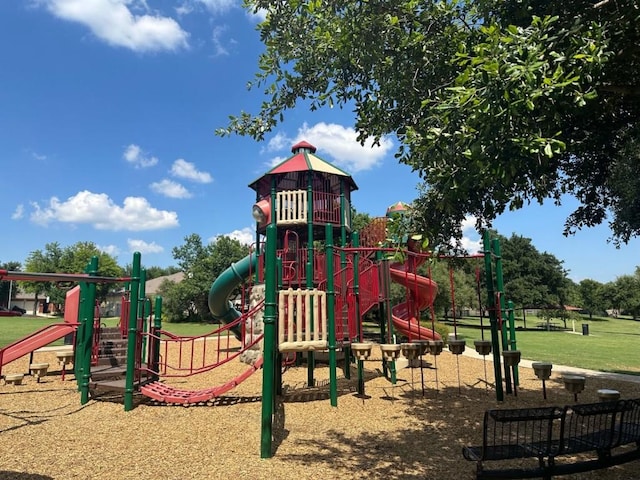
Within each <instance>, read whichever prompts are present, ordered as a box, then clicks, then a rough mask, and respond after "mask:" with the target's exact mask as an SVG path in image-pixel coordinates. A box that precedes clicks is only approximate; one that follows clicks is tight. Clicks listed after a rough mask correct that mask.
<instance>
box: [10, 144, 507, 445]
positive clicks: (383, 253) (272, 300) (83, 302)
mask: <svg viewBox="0 0 640 480" xmlns="http://www.w3.org/2000/svg"><path fill="white" fill-rule="evenodd" d="M315 152H316V149H315V147H313V146H312V145H310V144H308V143H306V142H300V143H299V144H297V145H295V146H294V147H293V148H292V153H293V155H292V157H290V158H289V159H287V160H285V161H284V162H282V163H281V164H279V165H277V166H276V167H274V168H273V169H271V170H270V171H268V172H267V173H266V174H264V175H263V176H262V177H260V178H259V179H257V180H256V181H254V182H252V183H251V184H250V185H249V186H250V188H252V189H253V190H255V192H256V203H255V205H254V206H253V215H254V218H255V220H256V243H255V248H254V249H253V252H252V253H251V254H250V255H248V256H247V257H245V258H244V259H242V260H240V261H238V262H236V263H234V264H233V265H231V266H230V267H229V268H228V269H227V270H226V271H225V272H223V273H222V274H221V275H220V276H218V278H217V279H216V280H215V281H214V282H213V284H212V286H211V289H210V291H209V296H208V300H209V302H208V303H209V308H210V310H211V313H212V314H213V316H214V317H215V318H216V319H217V320H218V321H220V322H221V324H222V326H221V327H220V328H217V329H215V330H214V331H213V332H211V333H209V334H207V335H203V336H199V337H177V336H175V335H171V334H170V333H169V332H166V331H164V330H162V324H161V320H162V302H161V299H160V298H156V300H155V306H154V308H153V309H151V301H150V300H149V299H147V298H146V296H145V292H144V284H145V272H144V269H143V268H142V267H141V260H140V255H139V254H137V253H136V254H134V258H133V263H132V265H133V268H132V274H131V276H130V277H127V278H106V277H99V276H97V275H96V274H95V272H96V271H97V267H98V265H97V259H94V260H92V263H91V264H90V265H89V266H88V267H87V271H86V274H84V275H66V274H24V273H20V272H0V278H2V279H13V280H27V279H28V280H30V281H33V280H42V281H58V280H61V281H62V280H64V281H74V282H78V283H79V284H80V288H79V289H78V290H77V292H78V297H77V299H76V300H73V301H76V302H77V304H78V307H77V319H76V321H75V322H74V321H72V319H70V320H69V321H66V317H65V324H66V325H63V326H60V325H56V326H55V328H54V327H52V328H51V329H49V330H50V331H53V332H55V335H52V336H47V337H46V338H45V335H44V334H40V333H36V334H35V337H36V338H37V339H38V341H37V342H35V343H34V342H32V343H29V342H28V341H26V340H22V341H19V342H16V344H15V345H14V344H12V345H10V346H9V347H5V348H4V349H0V366H1V365H3V364H5V363H8V362H9V361H11V360H7V359H9V358H11V356H12V355H13V356H14V357H15V355H18V354H22V355H24V354H26V353H28V352H29V351H33V349H34V348H39V346H42V345H44V344H46V343H43V342H45V340H46V341H47V343H49V342H50V341H53V340H55V339H57V338H61V337H62V336H64V335H66V334H68V333H69V331H76V337H75V356H74V362H73V363H74V374H75V377H76V381H77V382H78V389H79V391H80V393H81V403H83V404H84V403H86V402H88V401H89V398H90V396H91V394H92V393H95V392H97V391H99V390H100V388H109V389H113V390H120V391H122V392H123V397H124V407H125V410H130V409H132V408H133V398H134V395H135V394H142V395H145V396H147V397H150V398H153V399H155V400H157V401H160V402H166V403H182V404H192V403H199V402H205V401H207V400H210V399H212V398H215V397H218V396H220V395H222V394H224V393H225V392H227V391H229V390H230V389H232V388H234V387H235V386H237V385H238V384H240V383H241V382H242V381H243V380H244V379H246V378H248V377H249V376H250V375H252V374H254V373H255V372H257V371H258V370H260V369H261V368H262V374H263V383H262V385H263V386H262V389H263V390H262V429H263V430H262V437H261V456H263V457H270V456H271V455H272V445H271V439H272V436H273V435H272V430H271V429H272V422H273V416H274V403H275V397H276V396H278V395H280V394H281V393H282V375H283V371H282V370H283V369H282V367H283V365H284V364H286V363H287V362H290V361H292V360H291V358H292V356H293V357H294V360H293V361H295V362H297V363H299V364H302V361H301V359H302V358H303V357H305V358H304V360H305V362H306V366H307V370H308V374H307V384H308V386H314V385H315V384H316V381H315V377H314V369H315V365H316V354H317V353H318V352H322V353H323V354H325V353H327V354H328V359H329V360H328V362H329V376H330V378H329V398H330V402H331V405H333V406H337V400H338V395H337V371H338V352H341V353H342V354H343V356H344V362H345V366H346V367H347V368H345V369H344V372H345V375H347V376H348V375H350V368H348V367H349V364H350V363H351V362H352V361H354V360H355V361H356V362H357V367H358V370H357V371H358V393H361V394H362V393H364V376H363V362H364V360H365V359H366V358H367V357H368V355H369V353H370V351H371V347H372V343H371V341H370V340H368V339H366V338H365V331H364V326H363V318H364V316H365V315H366V314H367V313H369V312H376V318H377V323H378V325H379V335H378V342H379V343H380V348H381V349H382V351H383V353H384V352H389V353H388V355H384V356H383V360H382V371H383V373H384V375H385V376H387V377H388V378H389V380H390V381H391V382H392V383H395V381H396V360H397V359H398V358H399V355H400V353H402V354H403V355H404V356H405V357H407V358H409V359H412V358H416V356H422V355H423V354H425V353H427V352H430V353H431V354H433V355H434V356H435V355H438V354H439V353H440V352H441V351H442V348H443V346H444V342H443V340H444V339H442V338H440V335H439V334H438V333H437V332H436V331H435V325H434V321H435V318H434V315H433V312H432V305H433V301H434V299H435V297H436V295H437V291H438V286H437V285H436V284H435V282H433V281H432V280H431V279H430V278H429V276H428V275H424V272H423V273H420V272H419V267H420V266H421V265H424V264H426V263H427V262H429V261H430V259H431V258H432V254H431V253H430V252H428V251H422V249H421V248H420V247H419V246H418V245H417V243H415V242H412V241H411V239H408V241H403V240H401V239H393V238H392V239H389V235H388V231H387V228H386V223H387V221H388V219H389V218H390V217H392V216H394V215H403V214H404V213H406V207H403V206H402V205H395V206H393V208H390V210H389V212H388V217H386V218H381V219H376V220H375V221H374V222H372V223H371V224H370V225H369V227H367V228H365V229H364V230H363V231H361V232H356V231H353V230H352V225H351V193H352V192H353V191H355V190H356V189H357V186H356V184H355V182H354V180H353V179H352V178H351V176H350V175H348V174H347V173H345V172H343V171H342V170H340V169H338V168H336V167H334V166H333V165H331V164H329V163H327V162H325V161H324V160H322V159H320V158H319V157H318V156H316V155H315ZM391 244H393V245H391ZM482 256H483V257H484V263H485V265H484V266H485V274H486V291H487V302H486V308H487V311H488V315H489V321H490V325H491V340H490V341H484V339H483V341H481V342H480V343H479V344H480V345H481V350H480V349H478V351H479V353H482V354H483V355H487V354H489V353H491V352H493V356H494V362H493V363H494V373H495V389H496V398H497V400H498V401H501V400H502V399H503V394H504V393H503V381H502V370H501V357H500V351H501V349H500V341H502V349H503V350H504V352H503V353H507V352H511V351H513V352H516V351H517V350H516V344H515V329H514V328H513V309H512V308H511V309H510V310H509V309H508V308H507V306H506V305H505V302H504V298H503V295H502V293H501V292H502V271H501V260H500V252H499V245H498V242H497V240H491V239H490V238H489V236H488V233H485V237H484V253H483V255H482ZM494 268H495V275H494ZM423 270H424V269H423ZM38 275H41V276H38ZM54 276H55V278H56V279H57V280H54ZM392 281H393V282H397V283H399V284H400V285H402V286H403V287H405V290H406V296H405V300H404V301H403V302H400V303H398V304H396V305H391V292H390V290H391V282H392ZM98 282H111V283H113V282H120V283H125V284H126V286H127V294H126V297H125V299H124V300H123V308H122V312H123V313H122V317H121V322H120V326H119V332H120V333H119V339H118V340H117V342H122V343H123V344H124V346H125V347H126V355H125V362H126V366H124V365H118V367H120V369H119V370H117V372H116V370H115V369H111V372H109V374H112V375H114V376H116V377H117V378H106V379H105V380H99V376H100V375H101V374H102V373H104V372H102V371H101V370H102V369H101V368H100V365H99V362H98V360H99V359H98V354H99V351H100V349H101V348H102V347H104V345H106V344H107V343H110V345H111V348H114V346H115V345H116V344H117V343H116V341H106V340H104V338H105V337H103V333H105V332H104V329H103V328H102V326H101V324H100V321H99V318H96V315H95V309H94V306H95V284H96V283H98ZM238 288H242V291H243V294H242V301H241V304H242V305H243V307H244V305H245V304H247V305H248V308H247V309H246V310H245V309H244V308H241V309H240V310H242V311H240V310H238V309H236V308H235V307H234V305H232V303H231V302H230V301H229V296H230V295H231V293H232V292H234V291H235V290H236V289H238ZM478 295H479V296H480V290H478ZM70 301H72V300H70ZM71 310H72V309H70V311H71ZM424 311H427V312H429V313H430V315H428V316H430V320H431V325H429V322H428V321H424V320H422V321H421V312H424ZM509 317H510V318H509ZM509 319H510V320H511V323H510V325H511V329H510V330H509V329H508V328H507V325H508V323H507V321H506V320H509ZM503 320H505V321H503ZM63 327H64V329H63ZM56 335H57V337H56V338H53V336H56ZM233 338H235V339H237V342H239V344H240V345H239V347H234V348H231V347H230V345H231V344H230V341H231V339H233ZM453 340H454V342H451V343H450V349H452V345H454V344H455V341H456V340H458V339H457V338H454V339H453ZM36 344H37V346H36ZM458 345H459V346H460V344H458ZM460 347H461V348H458V350H457V351H458V352H459V353H462V351H463V350H464V343H463V344H462V345H461V346H460ZM170 349H173V350H177V351H179V352H180V353H179V355H178V360H177V362H175V363H170V362H169V361H168V358H169V355H168V351H169V350H170ZM451 351H452V352H453V351H454V350H453V349H452V350H451ZM196 352H197V353H196ZM507 356H509V357H510V358H511V357H513V355H506V356H505V359H506V357H507ZM16 358H17V357H16ZM238 358H239V359H241V360H242V361H244V362H245V363H248V364H249V365H248V367H247V369H246V371H245V372H244V373H242V374H241V375H239V376H236V377H234V378H232V379H230V380H227V381H225V382H224V383H222V384H220V385H218V386H214V387H209V388H206V389H198V390H189V389H186V388H178V387H175V386H173V385H172V384H171V379H172V378H176V377H185V376H191V375H195V374H198V373H203V372H207V371H210V370H213V369H215V368H218V367H220V366H222V365H224V364H226V363H228V362H230V361H232V360H235V359H238ZM434 358H435V357H434ZM518 358H519V357H518ZM504 376H505V380H506V382H505V384H506V387H507V393H511V392H512V391H513V393H516V390H515V387H516V385H517V362H515V363H509V364H507V362H505V370H504ZM512 385H513V390H512Z"/></svg>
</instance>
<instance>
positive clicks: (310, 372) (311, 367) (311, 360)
mask: <svg viewBox="0 0 640 480" xmlns="http://www.w3.org/2000/svg"><path fill="white" fill-rule="evenodd" d="M313 254H314V252H313V171H312V170H309V172H308V174H307V265H306V267H307V274H306V277H307V281H306V285H307V288H308V289H311V288H313V275H314V271H313ZM312 301H313V300H312ZM313 310H314V309H313V304H312V305H311V311H312V312H313ZM309 321H310V323H311V325H309V328H311V329H312V330H313V321H314V318H313V315H312V316H311V318H310V320H309ZM315 367H316V357H315V353H314V352H313V351H309V352H308V353H307V385H308V386H309V387H313V386H314V385H315V383H316V382H315V374H314V371H315Z"/></svg>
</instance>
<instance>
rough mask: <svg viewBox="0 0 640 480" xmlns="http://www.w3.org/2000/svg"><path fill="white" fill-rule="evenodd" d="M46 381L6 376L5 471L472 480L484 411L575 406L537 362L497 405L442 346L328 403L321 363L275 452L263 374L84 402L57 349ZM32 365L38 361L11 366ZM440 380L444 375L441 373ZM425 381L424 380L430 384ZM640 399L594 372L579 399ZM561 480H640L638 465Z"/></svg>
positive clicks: (226, 375)
mask: <svg viewBox="0 0 640 480" xmlns="http://www.w3.org/2000/svg"><path fill="white" fill-rule="evenodd" d="M34 361H35V362H48V363H50V365H51V368H50V371H49V374H48V376H47V377H45V378H43V379H42V380H41V382H40V383H36V381H35V379H33V378H32V377H25V381H24V384H23V385H21V386H13V385H5V384H4V382H1V384H0V446H1V452H2V454H1V455H0V479H19V480H38V479H56V480H58V479H59V480H69V479H140V478H148V479H167V480H169V479H175V480H178V479H180V480H182V479H234V480H235V479H238V480H239V479H268V480H278V479H332V478H346V479H360V478H362V479H365V478H366V479H378V478H379V479H434V480H435V479H439V480H448V479H452V480H453V479H456V480H457V479H472V478H474V471H475V465H474V464H472V463H470V462H467V461H465V460H464V459H463V457H462V454H461V448H462V446H463V445H465V444H478V443H480V442H481V422H482V415H483V412H484V411H485V410H486V409H489V408H496V407H503V408H508V407H528V406H533V405H545V404H557V405H564V404H567V403H572V402H573V395H572V394H570V393H569V392H567V391H566V390H565V388H564V384H563V383H562V381H561V378H560V376H559V375H558V374H557V373H555V372H554V373H552V377H551V379H550V380H548V381H547V400H544V399H543V396H542V384H541V381H540V380H538V379H537V378H535V376H534V374H533V371H532V370H530V369H528V368H520V373H519V376H520V385H519V387H518V390H517V396H516V395H514V394H508V395H507V394H506V395H505V400H504V401H503V402H497V401H496V395H495V391H494V389H493V387H492V386H487V384H486V383H485V367H486V372H487V377H486V379H487V380H488V381H489V383H491V382H493V364H492V363H491V362H490V361H486V362H484V361H483V360H481V359H477V358H472V357H469V356H466V355H461V356H454V355H452V354H451V353H449V352H446V351H445V352H443V353H442V354H441V355H439V356H437V357H433V356H430V355H427V356H425V362H424V368H422V369H420V368H414V369H406V370H401V371H400V372H399V374H398V383H397V385H395V386H394V385H391V384H390V383H389V381H387V380H386V379H384V378H383V377H382V375H381V372H380V370H379V369H380V367H381V364H380V361H379V360H376V359H371V360H369V361H367V362H366V364H365V368H366V377H367V380H366V397H364V398H362V397H359V396H357V395H356V393H355V390H356V371H355V368H353V367H352V375H351V380H346V379H344V375H343V373H342V372H341V371H339V377H340V382H339V398H338V407H337V408H334V407H331V405H330V402H329V385H328V379H329V372H328V369H327V368H326V366H323V365H320V366H318V368H317V370H316V372H315V373H316V381H317V384H318V385H317V386H316V387H314V388H306V387H305V384H306V379H307V370H306V368H290V369H289V370H287V371H286V372H285V374H284V377H283V381H284V385H285V394H284V397H283V398H282V399H281V401H278V405H277V415H276V420H275V422H274V430H273V433H274V442H273V450H274V456H273V458H270V459H261V458H260V434H261V432H260V422H261V388H262V371H259V372H258V373H256V374H255V375H253V376H252V377H251V378H249V380H248V381H246V382H245V383H243V384H242V385H241V386H240V387H238V388H237V389H235V390H233V391H232V392H230V394H228V395H226V396H224V397H222V398H219V399H217V400H216V401H214V402H211V403H210V404H207V405H201V406H197V405H196V406H189V407H184V406H167V405H154V404H152V402H145V401H144V399H139V402H137V405H136V408H135V409H134V410H132V411H130V412H125V411H124V409H123V405H122V403H121V398H118V397H117V396H113V397H110V396H106V397H104V398H102V399H101V400H100V401H97V400H91V401H89V403H87V404H86V405H84V406H81V405H80V395H79V394H78V392H77V390H76V383H75V380H74V379H73V376H72V375H68V376H67V380H66V381H62V380H61V376H60V368H59V367H58V366H57V361H56V357H55V354H53V353H46V352H39V353H36V354H35V358H34ZM245 369H246V365H244V364H241V363H240V362H238V361H234V362H232V363H231V364H229V365H226V366H224V367H222V368H221V369H219V370H216V371H214V372H211V373H207V374H204V375H202V376H200V377H199V378H197V379H189V380H178V379H174V380H172V381H171V383H172V384H174V385H177V386H184V387H185V388H194V387H196V386H199V387H201V388H203V387H208V386H213V385H216V384H219V383H222V382H224V381H227V380H229V379H231V378H233V377H234V376H236V375H238V374H240V373H241V372H242V371H244V370H245ZM27 370H28V357H25V358H22V359H20V360H17V361H15V362H13V363H11V364H9V365H8V366H5V367H4V368H3V373H19V372H26V371H27ZM436 378H437V381H436ZM423 386H424V388H423ZM602 388H609V389H615V390H618V391H619V392H620V393H621V395H622V398H632V397H635V398H638V397H640V383H630V382H620V381H613V380H609V379H606V378H604V379H603V378H596V377H592V378H587V382H586V388H585V390H584V392H583V393H581V394H580V395H579V397H578V400H579V401H580V402H592V401H594V402H595V401H597V400H598V397H597V390H598V389H602ZM562 478H565V479H596V478H598V479H602V478H605V479H609V478H610V479H633V478H640V462H635V463H629V464H627V465H624V466H620V467H616V468H611V469H608V470H603V471H597V472H590V473H585V474H580V475H573V476H565V477H562Z"/></svg>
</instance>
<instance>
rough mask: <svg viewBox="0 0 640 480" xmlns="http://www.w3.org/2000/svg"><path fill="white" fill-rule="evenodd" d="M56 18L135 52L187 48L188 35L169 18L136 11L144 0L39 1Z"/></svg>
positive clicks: (143, 8)
mask: <svg viewBox="0 0 640 480" xmlns="http://www.w3.org/2000/svg"><path fill="white" fill-rule="evenodd" d="M40 3H42V4H44V5H45V6H46V8H47V9H48V10H49V11H50V12H51V13H52V14H53V15H55V16H56V17H58V18H61V19H63V20H68V21H71V22H76V23H80V24H82V25H84V26H85V27H87V28H89V30H91V32H92V33H93V34H94V35H95V36H96V37H97V38H99V39H100V40H102V41H104V42H106V43H107V44H109V45H112V46H116V47H124V48H128V49H130V50H133V51H136V52H154V51H163V50H169V51H174V50H178V49H181V48H187V47H188V45H189V44H188V38H189V34H188V33H187V32H186V31H184V30H183V29H182V28H181V27H180V25H179V24H178V22H176V21H175V20H174V19H173V18H171V17H166V16H161V15H158V14H149V13H144V14H140V15H139V14H136V13H134V12H133V11H132V10H136V11H141V10H142V11H146V12H148V10H149V9H148V7H147V5H146V2H144V0H141V1H135V0H40Z"/></svg>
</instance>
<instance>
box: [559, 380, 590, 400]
mask: <svg viewBox="0 0 640 480" xmlns="http://www.w3.org/2000/svg"><path fill="white" fill-rule="evenodd" d="M562 380H563V381H564V388H566V389H567V390H568V391H569V392H570V393H573V399H574V401H575V402H576V403H578V394H579V393H580V392H582V391H583V390H584V384H585V381H586V378H585V377H583V376H581V375H565V376H564V377H562Z"/></svg>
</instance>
